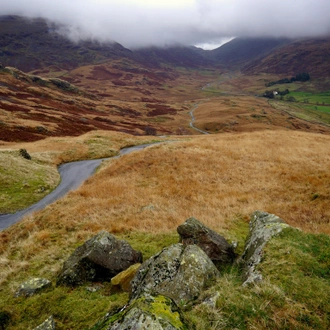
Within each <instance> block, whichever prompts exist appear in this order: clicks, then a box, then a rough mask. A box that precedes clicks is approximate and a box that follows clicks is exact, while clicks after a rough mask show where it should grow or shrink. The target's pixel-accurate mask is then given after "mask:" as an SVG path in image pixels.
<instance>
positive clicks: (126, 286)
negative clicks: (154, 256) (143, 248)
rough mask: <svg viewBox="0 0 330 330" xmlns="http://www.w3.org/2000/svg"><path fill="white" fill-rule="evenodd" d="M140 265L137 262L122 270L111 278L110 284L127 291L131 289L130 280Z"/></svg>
mask: <svg viewBox="0 0 330 330" xmlns="http://www.w3.org/2000/svg"><path fill="white" fill-rule="evenodd" d="M140 266H141V264H140V263H138V264H135V265H132V266H131V267H129V268H128V269H126V270H124V271H122V272H121V273H119V274H118V275H116V276H115V277H113V278H112V279H111V284H112V285H113V286H117V287H120V288H121V289H122V290H123V291H126V292H129V291H130V290H131V281H132V279H133V278H134V276H135V274H136V272H137V270H138V269H139V268H140Z"/></svg>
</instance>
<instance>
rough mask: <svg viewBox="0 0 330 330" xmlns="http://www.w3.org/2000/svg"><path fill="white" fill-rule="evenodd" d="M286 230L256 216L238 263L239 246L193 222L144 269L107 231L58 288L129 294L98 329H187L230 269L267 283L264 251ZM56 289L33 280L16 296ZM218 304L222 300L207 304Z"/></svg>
mask: <svg viewBox="0 0 330 330" xmlns="http://www.w3.org/2000/svg"><path fill="white" fill-rule="evenodd" d="M286 227H288V225H287V224H285V223H284V221H283V220H281V219H280V218H279V217H277V216H275V215H273V214H268V213H265V212H260V211H257V212H255V213H254V214H253V215H252V217H251V222H250V233H249V236H248V238H247V240H246V244H245V249H244V252H243V254H242V255H241V256H239V257H238V258H237V255H236V254H235V243H234V242H233V243H232V244H229V243H228V242H227V241H226V239H225V238H224V237H222V236H221V235H219V234H218V233H216V232H214V231H212V230H211V229H209V228H207V227H205V226H204V225H203V224H202V223H201V222H199V221H198V220H197V219H195V218H189V219H188V220H186V221H185V222H184V223H183V224H182V225H180V226H179V227H178V228H177V231H178V233H179V235H180V242H179V243H178V244H174V245H172V246H169V247H166V248H164V249H163V250H162V251H160V252H159V253H158V254H156V255H154V256H153V257H151V258H150V259H148V260H147V261H145V262H144V263H142V264H141V262H142V255H141V253H140V252H139V251H135V250H134V249H132V248H131V246H130V245H129V244H128V243H127V242H125V241H121V240H118V239H117V238H116V237H114V236H113V235H111V234H110V233H108V232H105V231H101V232H100V233H99V234H97V235H96V236H94V237H93V238H91V239H90V240H88V241H86V242H85V243H84V244H83V245H82V246H80V247H78V248H77V249H76V250H75V251H74V252H73V254H72V255H71V256H70V257H69V259H68V260H67V261H66V262H65V263H64V265H63V269H62V271H61V272H60V274H58V276H57V283H56V285H65V286H70V287H76V286H79V285H85V284H87V283H88V282H102V281H109V280H110V279H111V283H112V285H113V286H118V287H119V288H120V289H121V290H124V291H128V292H129V294H130V299H129V302H128V303H127V304H126V305H125V306H122V308H121V309H120V310H119V311H117V312H115V313H114V312H112V313H108V314H106V315H105V316H104V318H103V319H102V320H100V321H99V322H98V323H97V324H96V325H95V326H94V327H93V328H92V329H93V330H117V329H118V330H119V329H167V330H170V329H187V325H186V324H185V320H184V317H183V314H182V311H183V310H184V309H185V308H187V306H191V305H193V304H194V302H195V301H196V300H197V299H198V298H199V297H200V295H201V293H202V292H203V290H205V289H207V288H208V287H211V286H212V284H213V283H214V282H215V280H216V279H217V277H219V276H221V270H222V269H223V268H224V267H226V266H228V265H231V264H233V263H237V264H238V265H239V266H240V267H241V269H242V274H243V275H242V285H244V286H247V285H251V284H253V283H256V282H259V281H261V280H262V275H261V273H259V272H258V271H257V270H256V266H257V265H258V264H259V263H260V261H261V256H262V253H263V248H264V246H265V244H266V243H267V241H269V240H270V239H271V238H272V237H273V236H274V235H276V234H278V233H280V232H281V231H282V229H283V228H286ZM50 287H51V282H50V281H49V280H47V279H40V278H34V279H30V280H28V281H27V282H25V283H22V284H21V285H20V287H19V288H18V290H17V292H16V296H17V297H18V296H25V297H26V298H27V299H28V297H29V296H32V295H34V294H37V293H39V292H41V291H42V290H46V289H47V290H51V289H50ZM91 289H93V288H91ZM213 298H214V299H213ZM215 302H216V296H215V297H209V298H208V300H207V301H205V302H204V303H205V304H215ZM55 328H56V320H54V318H53V316H50V317H49V318H48V319H47V320H45V322H44V323H43V324H41V325H40V326H38V327H37V328H36V329H55Z"/></svg>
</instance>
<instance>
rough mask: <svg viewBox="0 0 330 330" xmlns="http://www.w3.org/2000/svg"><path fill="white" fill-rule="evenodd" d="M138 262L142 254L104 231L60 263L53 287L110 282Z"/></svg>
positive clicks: (140, 260)
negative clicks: (55, 284) (61, 265)
mask: <svg viewBox="0 0 330 330" xmlns="http://www.w3.org/2000/svg"><path fill="white" fill-rule="evenodd" d="M140 262H142V254H141V252H139V251H135V250H134V249H133V248H132V247H131V246H130V245H129V244H128V243H127V242H126V241H122V240H119V239H117V238H116V237H114V236H113V235H111V234H110V233H108V232H106V231H101V232H100V233H98V234H97V235H96V236H94V237H93V238H91V239H90V240H88V241H86V242H85V243H84V244H83V245H81V246H79V247H78V248H77V249H76V250H75V251H74V252H73V254H72V255H71V256H70V257H69V259H68V260H67V261H66V262H65V263H64V265H63V269H62V271H61V272H60V274H59V275H58V278H57V285H62V284H63V285H69V286H76V285H81V284H84V283H85V282H86V281H110V280H111V278H112V277H114V276H115V275H117V274H118V273H120V272H121V271H123V270H125V269H127V268H128V267H130V266H131V265H134V264H136V263H140Z"/></svg>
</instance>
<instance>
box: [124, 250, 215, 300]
mask: <svg viewBox="0 0 330 330" xmlns="http://www.w3.org/2000/svg"><path fill="white" fill-rule="evenodd" d="M218 275H219V271H218V270H217V268H216V267H215V265H214V264H213V262H212V261H211V259H210V258H209V257H208V256H207V255H206V254H205V253H204V251H203V250H202V249H201V248H199V247H198V246H197V245H187V246H185V245H183V244H175V245H172V246H170V247H167V248H164V249H163V250H162V251H161V252H160V253H158V254H156V255H155V256H153V257H151V258H150V259H149V260H147V261H146V262H145V263H143V264H142V266H141V267H140V269H139V270H138V272H137V273H136V275H135V277H134V279H133V280H132V282H131V294H130V296H131V300H134V299H138V298H140V297H142V296H144V295H163V296H166V297H169V298H171V299H173V300H174V301H175V303H176V304H178V305H182V304H183V305H185V304H187V303H188V302H190V301H193V300H194V299H196V298H197V297H198V296H199V295H200V293H201V292H202V290H203V289H204V288H206V287H207V286H209V285H211V284H212V283H213V282H214V281H215V280H216V278H217V276H218Z"/></svg>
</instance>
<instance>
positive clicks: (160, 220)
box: [0, 131, 330, 281]
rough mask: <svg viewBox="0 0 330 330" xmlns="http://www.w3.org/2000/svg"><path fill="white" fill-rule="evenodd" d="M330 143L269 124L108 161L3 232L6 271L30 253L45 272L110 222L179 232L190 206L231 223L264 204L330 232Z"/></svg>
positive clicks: (222, 224)
mask: <svg viewBox="0 0 330 330" xmlns="http://www.w3.org/2000/svg"><path fill="white" fill-rule="evenodd" d="M329 145H330V136H326V135H318V134H311V133H303V132H292V131H263V132H254V133H242V134H223V135H209V136H198V137H191V138H190V139H189V140H187V141H181V142H170V143H164V144H159V145H154V146H152V147H149V148H147V149H145V150H143V151H139V152H135V153H132V154H129V155H126V156H124V157H121V158H119V159H112V160H110V161H107V162H106V163H104V164H103V167H102V169H101V170H100V171H99V172H98V173H97V174H96V175H95V176H94V177H92V178H91V179H89V180H88V181H87V182H86V183H85V184H84V185H83V186H82V187H80V188H79V189H78V190H77V191H75V192H72V193H70V194H69V195H67V196H66V197H65V198H63V199H61V200H60V201H58V202H56V203H54V204H53V205H50V206H48V207H47V208H46V209H45V210H43V211H41V212H38V213H36V214H34V215H31V216H28V217H27V218H26V219H24V220H23V221H21V222H20V223H18V224H16V225H14V226H12V227H11V228H9V229H7V230H5V231H3V232H2V233H1V243H0V253H1V258H2V260H8V259H11V260H10V262H9V263H8V264H7V270H6V271H4V274H2V276H4V277H2V279H0V281H4V280H5V279H6V278H7V276H8V274H9V273H11V272H16V271H17V267H18V268H19V269H21V267H25V265H26V262H27V261H29V263H30V267H33V266H31V265H34V264H35V263H38V267H39V269H38V273H39V274H43V273H48V272H49V271H50V269H52V270H56V269H58V268H59V267H60V265H61V262H62V261H63V258H65V257H66V255H67V254H68V253H69V251H71V250H72V248H73V247H74V246H76V245H77V244H79V243H80V242H81V241H83V240H84V239H87V238H89V237H90V236H91V235H92V234H94V233H96V232H98V231H99V230H101V229H105V230H108V231H110V232H112V233H114V234H123V233H128V232H130V231H139V232H146V233H155V234H156V233H164V232H173V231H174V230H175V229H176V227H177V226H178V225H179V224H181V223H182V222H183V221H184V220H186V219H187V218H188V217H190V216H194V217H196V218H198V219H199V220H201V221H202V222H203V223H205V224H206V225H207V226H209V227H211V228H213V229H215V230H217V231H219V232H224V231H225V230H226V229H227V228H228V226H230V225H231V222H232V221H235V220H236V219H237V218H240V219H246V220H248V218H249V215H250V214H251V213H252V212H253V211H255V210H263V211H267V212H270V213H274V214H277V215H279V216H280V217H282V218H283V219H284V220H285V221H287V222H288V223H289V224H291V225H293V226H296V227H299V228H301V229H303V230H305V231H309V232H314V233H320V232H323V233H327V234H330V224H329V221H330V209H329V199H330V194H329V191H330V190H329V188H330V171H329V169H330V168H329V167H330V150H329ZM13 256H15V257H13ZM41 260H42V263H41V265H40V261H41ZM17 261H19V262H17ZM36 267H37V266H36ZM6 274H7V275H6Z"/></svg>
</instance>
